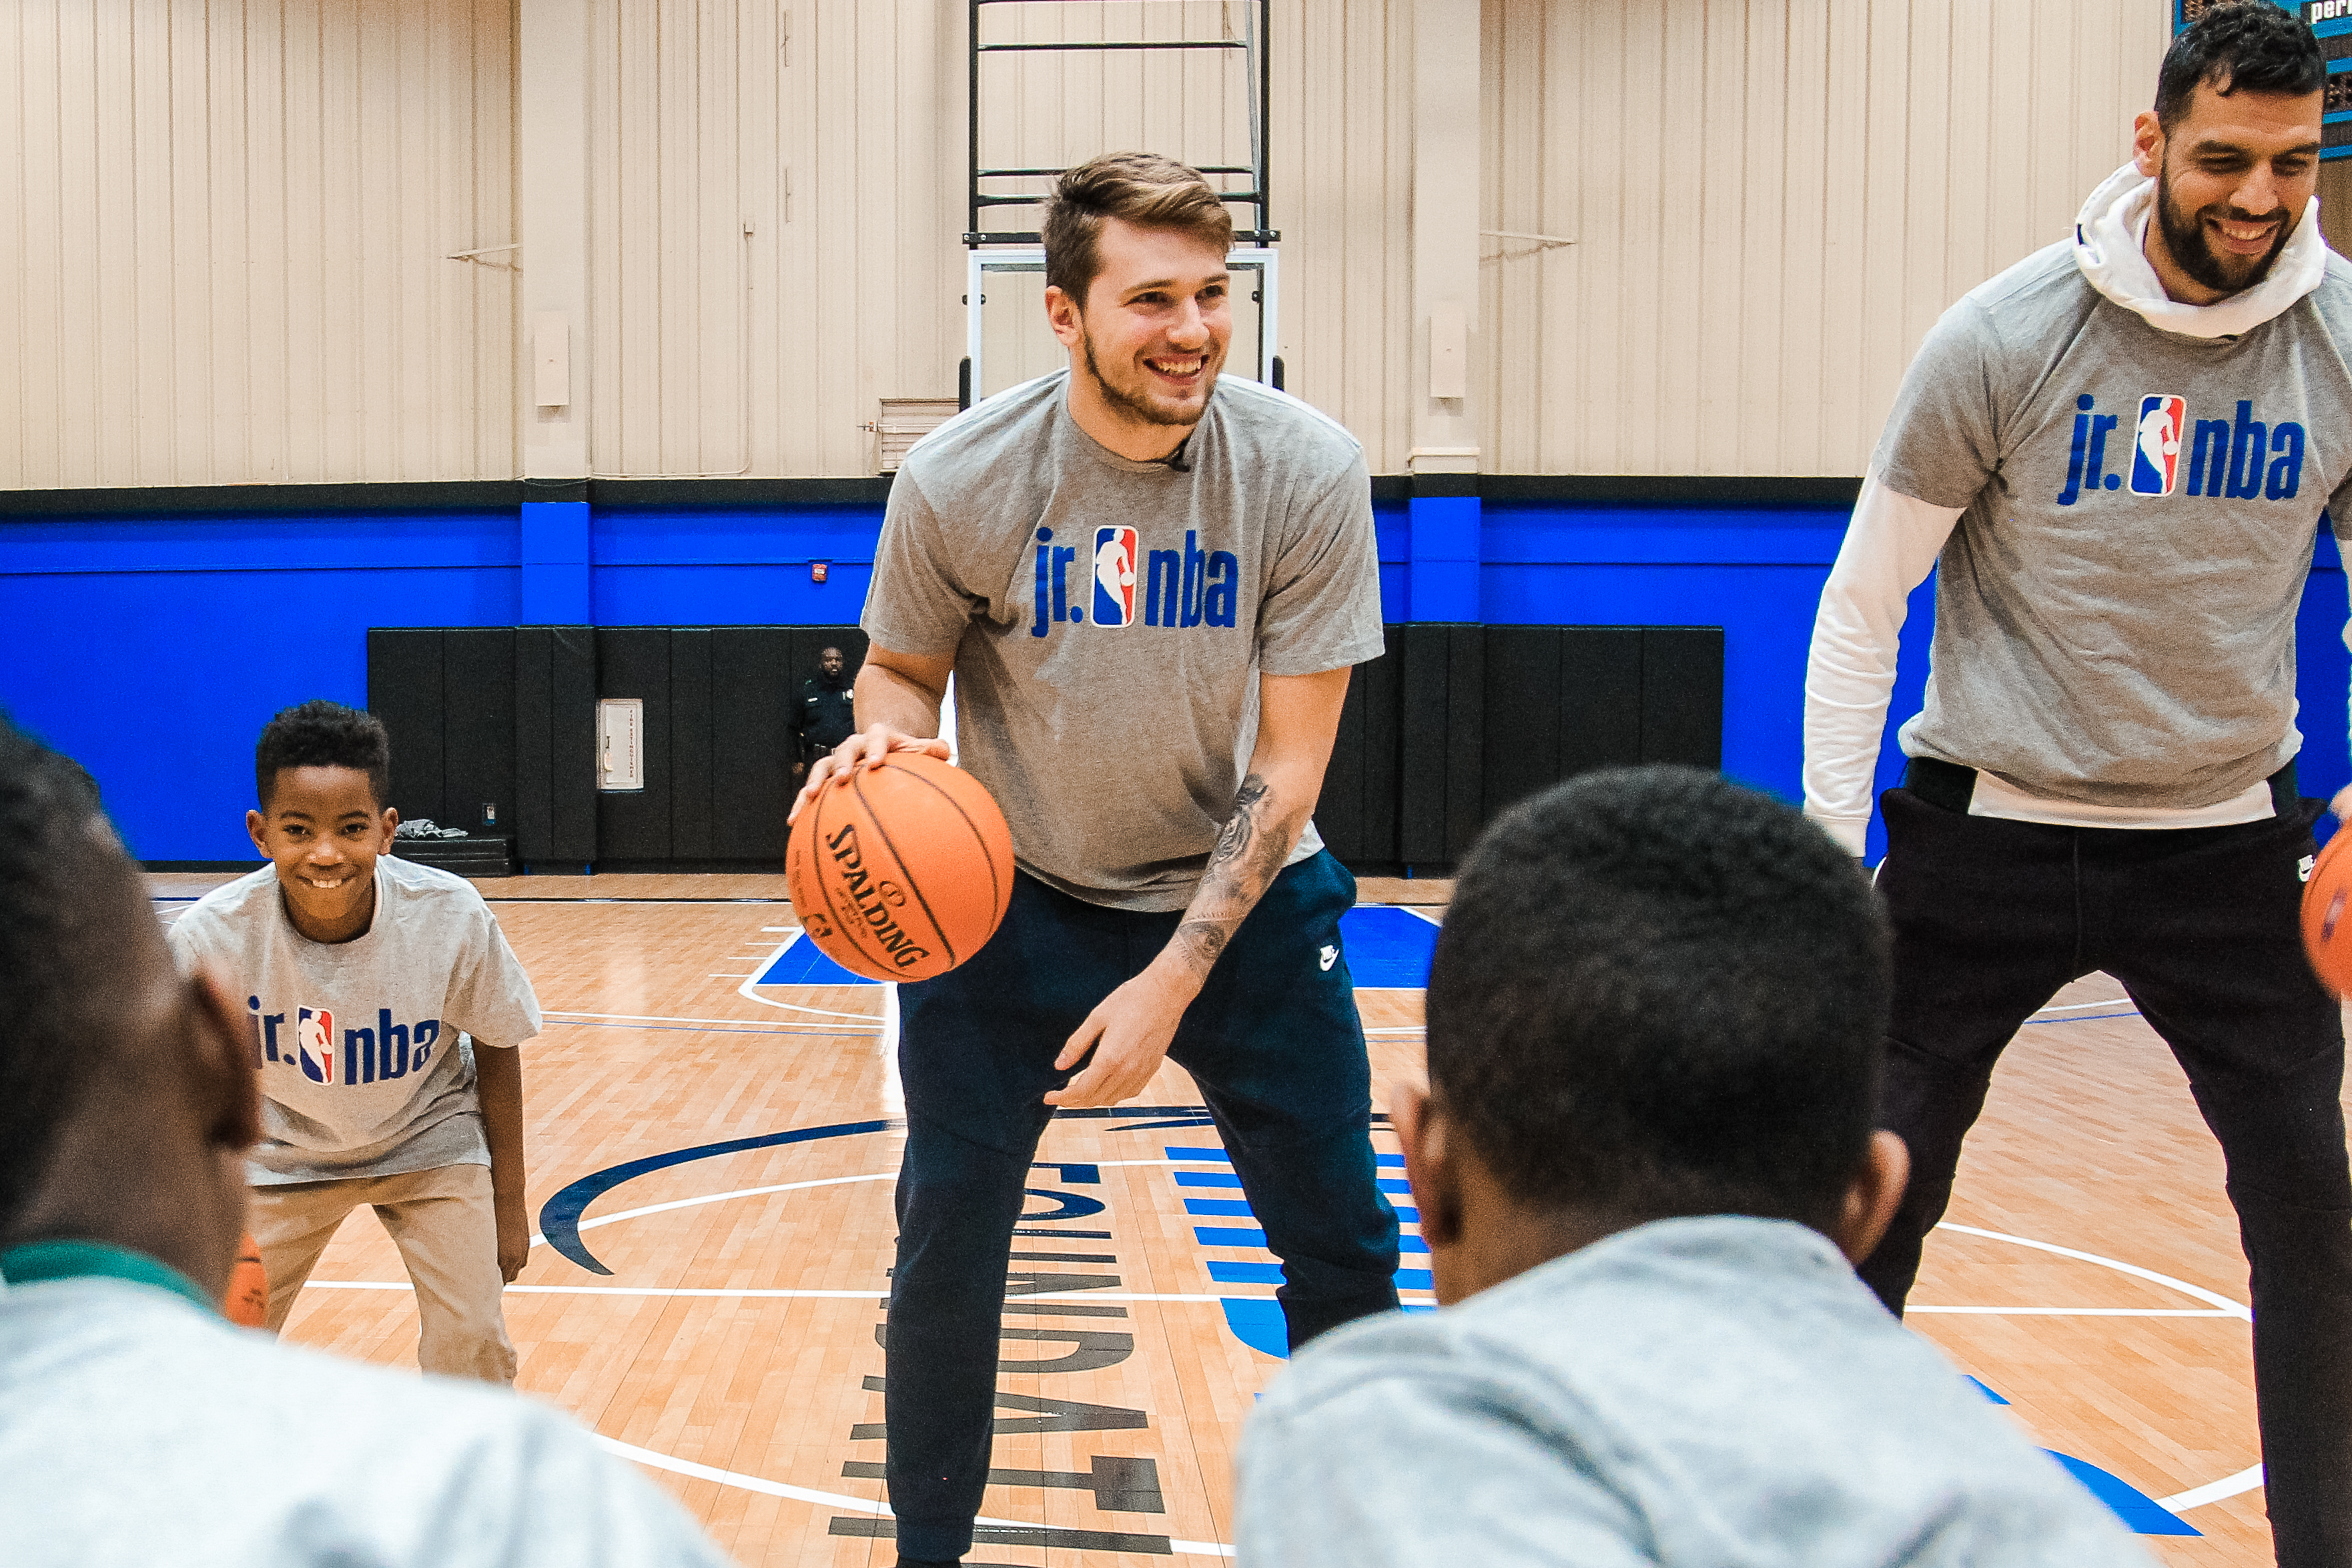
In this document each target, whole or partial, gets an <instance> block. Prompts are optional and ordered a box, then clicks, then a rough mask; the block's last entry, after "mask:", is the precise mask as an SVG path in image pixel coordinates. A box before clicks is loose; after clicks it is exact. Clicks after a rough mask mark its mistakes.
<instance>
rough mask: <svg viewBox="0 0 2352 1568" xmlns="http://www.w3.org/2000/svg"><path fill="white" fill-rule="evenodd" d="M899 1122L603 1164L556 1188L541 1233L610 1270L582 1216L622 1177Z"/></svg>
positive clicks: (773, 1135)
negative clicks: (586, 1240) (591, 1245)
mask: <svg viewBox="0 0 2352 1568" xmlns="http://www.w3.org/2000/svg"><path fill="white" fill-rule="evenodd" d="M905 1125H906V1123H905V1122H903V1121H895V1120H892V1121H838V1122H835V1123H834V1124H833V1125H831V1126H828V1127H795V1128H793V1129H792V1130H790V1131H784V1132H767V1133H762V1134H761V1135H760V1136H758V1137H754V1138H730V1139H727V1140H726V1141H725V1142H719V1143H698V1144H697V1145H695V1146H694V1147H693V1148H691V1149H673V1150H671V1151H670V1152H668V1153H666V1154H648V1155H646V1157H645V1158H643V1159H641V1160H630V1161H627V1162H625V1163H622V1164H618V1165H607V1166H605V1167H604V1169H603V1170H601V1171H592V1172H590V1173H588V1174H587V1175H584V1176H583V1177H581V1178H580V1179H579V1180H578V1181H576V1182H574V1183H572V1184H571V1185H570V1186H568V1187H565V1188H564V1189H563V1190H562V1191H561V1192H559V1193H557V1194H555V1195H554V1196H553V1197H551V1198H549V1199H548V1200H547V1202H546V1203H545V1204H543V1205H541V1207H540V1211H539V1229H540V1234H541V1235H542V1236H544V1237H547V1245H548V1246H549V1247H552V1248H554V1249H555V1250H556V1251H557V1252H560V1253H562V1255H563V1256H564V1257H566V1258H570V1259H571V1260H572V1262H574V1263H577V1264H578V1265H580V1267H581V1268H585V1269H587V1270H588V1271H589V1272H590V1273H592V1274H606V1275H609V1274H611V1273H612V1272H613V1271H612V1270H611V1269H609V1268H605V1267H604V1264H602V1263H600V1262H598V1261H597V1259H596V1255H595V1254H594V1253H593V1252H591V1251H589V1250H588V1248H587V1247H586V1246H585V1245H584V1244H583V1242H582V1241H581V1239H580V1216H581V1215H583V1214H585V1213H586V1212H587V1210H588V1205H590V1204H593V1203H594V1202H595V1201H596V1200H597V1199H598V1198H601V1197H603V1196H604V1194H606V1193H609V1192H611V1191H612V1190H613V1189H614V1187H617V1186H619V1185H621V1184H623V1183H625V1182H633V1181H635V1180H636V1178H638V1177H639V1176H643V1175H647V1174H649V1173H652V1172H655V1171H666V1170H668V1169H669V1168H670V1167H671V1166H673V1165H685V1164H690V1163H693V1162H695V1161H697V1160H715V1159H717V1158H718V1157H719V1156H720V1155H722V1154H740V1153H743V1152H746V1151H749V1150H752V1149H776V1148H781V1147H782V1146H783V1145H785V1144H788V1143H810V1142H817V1141H818V1140H821V1139H826V1138H856V1137H860V1136H863V1135H864V1134H866V1133H869V1132H887V1131H890V1130H891V1129H893V1128H897V1127H903V1126H905Z"/></svg>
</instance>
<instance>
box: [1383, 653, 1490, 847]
mask: <svg viewBox="0 0 2352 1568" xmlns="http://www.w3.org/2000/svg"><path fill="white" fill-rule="evenodd" d="M1403 642H1404V647H1403V654H1404V658H1403V668H1402V671H1401V672H1400V673H1401V676H1402V685H1403V689H1404V690H1403V700H1402V701H1403V724H1402V746H1401V748H1400V750H1401V753H1402V754H1401V756H1400V758H1399V766H1398V787H1397V794H1398V802H1397V808H1398V813H1399V816H1400V823H1399V826H1400V832H1399V835H1398V838H1399V851H1400V853H1399V858H1401V859H1403V860H1406V861H1409V862H1414V863H1420V864H1431V863H1435V862H1446V861H1454V860H1458V859H1460V858H1462V856H1463V855H1464V854H1465V852H1466V851H1467V850H1468V849H1469V847H1470V842H1471V840H1472V839H1474V838H1475V837H1477V836H1478V828H1479V826H1480V824H1481V822H1482V821H1483V820H1484V804H1485V803H1484V798H1483V795H1482V792H1481V789H1480V784H1479V775H1480V774H1481V773H1483V772H1484V763H1485V760H1486V759H1485V755H1484V738H1485V734H1486V704H1485V700H1484V693H1485V690H1486V627H1484V626H1452V625H1441V624H1436V623H1421V624H1414V625H1410V626H1406V627H1404V638H1403Z"/></svg>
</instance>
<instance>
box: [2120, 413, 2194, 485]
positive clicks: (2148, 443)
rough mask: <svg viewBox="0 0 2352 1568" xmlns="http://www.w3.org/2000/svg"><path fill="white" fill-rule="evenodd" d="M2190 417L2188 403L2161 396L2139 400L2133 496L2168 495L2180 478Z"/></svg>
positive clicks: (2133, 463) (2133, 467) (2135, 435)
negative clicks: (2182, 445)
mask: <svg viewBox="0 0 2352 1568" xmlns="http://www.w3.org/2000/svg"><path fill="white" fill-rule="evenodd" d="M2188 418H2189V404H2188V400H2187V399H2185V398H2179V397H2165V396H2161V395H2158V396H2152V397H2143V398H2141V399H2140V400H2139V424H2138V426H2137V427H2136V428H2135V429H2134V432H2133V435H2132V475H2131V488H2132V494H2134V495H2138V496H2168V495H2170V494H2171V493H2172V482H2173V480H2175V479H2178V478H2179V476H2180V432H2181V428H2182V426H2184V425H2186V424H2187V422H2188Z"/></svg>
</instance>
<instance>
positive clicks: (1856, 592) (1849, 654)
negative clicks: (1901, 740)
mask: <svg viewBox="0 0 2352 1568" xmlns="http://www.w3.org/2000/svg"><path fill="white" fill-rule="evenodd" d="M1962 510H1965V509H1963V508H1960V507H1956V506H1931V505H1929V504H1928V503H1927V502H1926V501H1923V500H1914V499H1913V498H1911V497H1910V496H1906V495H1903V494H1900V493H1899V492H1897V491H1895V490H1890V489H1887V488H1886V487H1885V486H1884V485H1882V484H1880V483H1879V482H1878V476H1877V474H1876V473H1872V474H1870V475H1868V476H1867V477H1865V478H1864V479H1863V481H1862V494H1861V496H1860V497H1859V498H1858V499H1857V500H1855V501H1854V506H1853V521H1851V522H1849V523H1848V524H1847V525H1846V531H1845V542H1844V543H1843V544H1842V545H1840V546H1839V547H1838V556H1837V564H1836V565H1834V566H1832V567H1831V568H1830V580H1829V582H1828V584H1826V585H1825V586H1823V588H1822V605H1821V609H1820V611H1819V613H1818V614H1816V615H1815V616H1814V617H1813V646H1812V652H1811V657H1810V658H1808V659H1807V660H1806V665H1805V815H1806V816H1808V817H1811V819H1812V820H1813V821H1814V822H1816V823H1818V824H1820V825H1821V826H1822V827H1823V828H1824V829H1826V830H1827V831H1828V833H1829V835H1830V837H1832V838H1835V839H1836V840H1837V841H1838V842H1839V843H1840V844H1842V845H1843V846H1844V847H1846V848H1847V849H1849V850H1851V851H1852V852H1853V853H1854V854H1856V855H1859V854H1861V853H1862V851H1863V842H1864V837H1865V836H1866V835H1867V834H1868V832H1869V830H1870V806H1871V783H1872V778H1873V775H1874V773H1876V771H1877V767H1878V747H1879V741H1880V738H1881V737H1882V736H1883V735H1884V734H1885V731H1886V703H1887V698H1888V696H1889V694H1890V693H1892V692H1893V691H1894V689H1895V651H1896V648H1897V647H1899V646H1900V643H1901V640H1902V636H1903V620H1904V616H1905V615H1906V613H1907V611H1908V608H1909V601H1910V597H1911V590H1912V589H1914V588H1916V587H1917V586H1918V585H1919V584H1922V583H1924V582H1926V581H1927V574H1928V573H1929V572H1931V571H1933V570H1934V569H1935V565H1936V557H1937V555H1939V554H1940V553H1942V552H1943V548H1944V541H1946V540H1947V539H1948V538H1950V537H1951V533H1952V526H1953V524H1955V523H1957V522H1958V521H1959V518H1960V513H1961V511H1962Z"/></svg>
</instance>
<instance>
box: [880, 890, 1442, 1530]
mask: <svg viewBox="0 0 2352 1568" xmlns="http://www.w3.org/2000/svg"><path fill="white" fill-rule="evenodd" d="M1355 894H1356V882H1355V879H1354V878H1353V877H1351V876H1349V874H1348V872H1347V870H1346V868H1343V867H1342V866H1340V864H1339V862H1338V861H1337V860H1334V859H1333V858H1331V857H1330V856H1329V855H1328V854H1321V855H1317V856H1314V857H1312V858H1309V859H1306V860H1302V861H1300V862H1299V863H1298V864H1297V865H1296V866H1292V867H1290V868H1287V869H1286V870H1284V871H1283V872H1282V873H1281V874H1280V875H1279V876H1278V877H1276V879H1275V880H1274V884H1273V886H1271V887H1270V888H1268V889H1266V893H1265V897H1264V898H1263V899H1261V900H1259V901H1258V905H1257V907H1256V908H1255V910H1252V911H1251V912H1250V916H1249V918H1248V919H1247V920H1245V921H1243V922H1242V925H1241V928H1240V930H1238V931H1235V932H1234V940H1233V941H1232V942H1231V943H1229V944H1228V945H1227V947H1226V948H1225V951H1224V952H1223V955H1222V956H1220V957H1219V959H1218V960H1217V964H1216V967H1215V968H1214V969H1213V970H1212V971H1210V973H1209V981H1208V984H1206V985H1205V986H1203V987H1202V991H1201V994H1200V995H1199V996H1197V997H1195V998H1194V999H1193V1002H1192V1006H1191V1007H1190V1008H1188V1009H1186V1011H1185V1014H1184V1019H1183V1022H1182V1024H1181V1025H1180V1026H1178V1028H1177V1031H1176V1038H1175V1043H1174V1044H1173V1046H1172V1047H1171V1048H1170V1051H1169V1056H1170V1057H1171V1058H1172V1059H1173V1060H1174V1061H1176V1062H1177V1063H1178V1065H1180V1066H1181V1067H1182V1068H1184V1069H1185V1070H1186V1071H1187V1072H1189V1073H1191V1074H1192V1078H1193V1079H1194V1081H1195V1082H1197V1083H1198V1084H1199V1085H1200V1088H1201V1094H1202V1099H1203V1100H1206V1101H1207V1102H1208V1106H1209V1114H1210V1115H1211V1117H1212V1118H1213V1119H1214V1120H1215V1121H1216V1124H1217V1130H1218V1131H1219V1132H1220V1133H1221V1134H1222V1135H1223V1139H1224V1143H1225V1148H1226V1151H1227V1152H1229V1153H1231V1154H1232V1156H1233V1161H1234V1170H1235V1171H1236V1172H1237V1173H1239V1174H1240V1176H1241V1180H1242V1189H1243V1191H1244V1193H1245V1194H1247V1196H1248V1198H1249V1202H1250V1207H1251V1209H1252V1211H1253V1212H1254V1213H1255V1215H1256V1216H1257V1219H1258V1222H1259V1223H1260V1224H1261V1225H1263V1226H1265V1236H1266V1245H1267V1246H1268V1247H1271V1248H1272V1249H1273V1251H1274V1253H1275V1255H1276V1257H1278V1258H1281V1259H1282V1267H1283V1277H1284V1279H1285V1283H1284V1285H1283V1287H1282V1289H1281V1291H1280V1297H1281V1301H1282V1310H1283V1316H1284V1318H1285V1319H1286V1322H1287V1324H1288V1327H1289V1331H1290V1335H1289V1337H1290V1343H1291V1344H1292V1346H1293V1347H1296V1346H1298V1345H1301V1344H1304V1343H1305V1342H1307V1340H1309V1339H1311V1338H1313V1337H1314V1336H1315V1335H1317V1334H1318V1333H1321V1332H1322V1331H1325V1330H1326V1329H1330V1328H1335V1327H1337V1326H1338V1325H1339V1324H1341V1323H1344V1322H1348V1321H1351V1320H1353V1319H1356V1318H1360V1317H1366V1316H1369V1315H1370V1314H1371V1313H1374V1312H1382V1311H1387V1310H1390V1309H1391V1308H1393V1307H1394V1306H1395V1305H1396V1300H1397V1296H1396V1283H1395V1273H1396V1264H1397V1222H1396V1214H1395V1211H1394V1210H1392V1209H1391V1208H1390V1206H1389V1205H1388V1202H1387V1200H1386V1199H1384V1198H1382V1197H1381V1194H1380V1189H1379V1187H1378V1186H1377V1184H1375V1182H1374V1178H1373V1167H1372V1145H1371V1139H1370V1126H1371V1068H1370V1063H1369V1061H1368V1060H1367V1059H1366V1057H1365V1054H1364V1032H1363V1026H1362V1022H1361V1020H1360V1018H1359V1017H1358V1016H1357V1013H1356V997H1355V986H1354V982H1353V981H1352V980H1351V979H1350V978H1349V973H1348V963H1347V958H1346V956H1345V953H1344V952H1343V950H1342V947H1341V943H1340V940H1339V917H1340V915H1341V914H1343V913H1344V912H1346V910H1348V909H1349V907H1350V906H1351V905H1352V904H1353V903H1354V902H1355ZM1181 919H1182V915H1181V912H1178V911H1171V912H1169V913H1166V914H1144V913H1138V912H1135V911H1132V910H1110V909H1103V908H1101V907H1099V906H1097V905H1094V904H1089V903H1087V902H1085V901H1083V900H1078V899H1074V898H1072V897H1070V896H1069V895H1068V894H1066V893H1062V892H1058V891H1056V890H1055V889H1051V888H1048V887H1046V886H1045V884H1044V883H1042V882H1039V881H1036V880H1035V879H1032V878H1029V877H1025V876H1024V877H1016V878H1014V879H1013V906H1012V909H1011V910H1010V911H1009V912H1008V913H1007V914H1006V915H1005V917H1004V924H1003V927H1002V928H1000V929H999V930H998V931H997V933H996V935H995V936H994V937H993V938H992V939H991V940H990V942H989V943H988V945H987V946H985V947H983V948H982V949H981V951H980V952H978V953H976V954H975V955H973V957H972V958H971V960H970V961H969V962H968V963H965V964H964V965H963V966H962V967H961V968H959V969H955V970H951V971H950V972H949V973H946V974H943V975H940V977H939V978H938V979H936V980H926V981H920V982H915V983H909V984H904V985H902V986H900V987H899V991H898V1005H899V1017H900V1034H899V1044H898V1068H899V1073H900V1076H901V1077H902V1078H903V1079H904V1080H905V1083H906V1090H907V1152H906V1160H905V1163H904V1164H903V1165H902V1166H901V1168H900V1170H899V1173H898V1267H897V1268H896V1270H895V1271H894V1272H893V1273H892V1275H891V1280H890V1314H889V1327H888V1331H887V1357H888V1372H889V1376H888V1379H887V1392H886V1393H885V1394H884V1409H885V1413H886V1415H887V1422H888V1428H889V1459H888V1467H887V1468H888V1474H889V1484H890V1506H891V1510H892V1511H893V1512H895V1513H896V1514H897V1515H898V1551H899V1553H900V1555H902V1556H906V1557H914V1558H921V1559H937V1560H942V1561H951V1560H953V1559H955V1558H958V1557H961V1555H962V1554H963V1553H964V1552H966V1551H968V1550H970V1548H971V1530H972V1519H973V1516H974V1515H976V1514H977V1513H978V1512H979V1511H980V1503H981V1494H982V1489H983V1488H985V1487H986V1485H987V1482H988V1460H989V1448H990V1441H991V1434H992V1427H993V1423H994V1419H995V1397H994V1396H995V1389H996V1375H997V1345H998V1338H999V1331H1000V1329H1001V1327H1002V1324H1003V1300H1004V1277H1005V1270H1006V1267H1007V1265H1008V1263H1009V1261H1010V1254H1011V1251H1012V1247H1013V1224H1014V1222H1015V1219H1016V1217H1017V1216H1018V1215H1019V1214H1020V1213H1021V1208H1022V1202H1023V1199H1022V1190H1023V1189H1024V1187H1026V1186H1027V1185H1028V1184H1029V1182H1030V1162H1031V1160H1033V1159H1034V1157H1035V1155H1036V1152H1037V1140H1038V1138H1039V1137H1040V1136H1041V1135H1042V1134H1043V1133H1044V1131H1045V1123H1046V1122H1047V1121H1050V1120H1052V1116H1053V1109H1054V1108H1053V1107H1052V1106H1049V1105H1047V1104H1046V1103H1045V1094H1046V1093H1047V1092H1048V1091H1050V1090H1052V1089H1058V1088H1060V1087H1061V1086H1062V1084H1063V1083H1064V1082H1066V1080H1067V1079H1068V1078H1069V1076H1070V1075H1069V1074H1067V1073H1062V1072H1056V1071H1055V1070H1054V1058H1055V1057H1056V1056H1058V1055H1059V1054H1060V1053H1061V1049H1062V1047H1063V1045H1064V1044H1065V1043H1066V1042H1067V1040H1068V1039H1069V1037H1070V1035H1071V1034H1072V1032H1073V1031H1075V1030H1076V1028H1077V1026H1079V1025H1080V1024H1082V1023H1084V1022H1085V1021H1086V1016H1087V1014H1088V1013H1090V1012H1092V1011H1093V1010H1094V1008H1095V1005H1096V1004H1097V1003H1099V1002H1100V1001H1101V1000H1102V999H1103V998H1104V997H1105V996H1107V995H1108V994H1110V993H1111V992H1112V991H1113V990H1115V989H1116V988H1118V986H1119V985H1120V984H1123V983H1124V982H1126V981H1127V980H1129V979H1130V978H1132V977H1133V976H1134V975H1136V974H1138V973H1140V972H1141V971H1142V970H1143V968H1144V966H1145V965H1146V964H1148V963H1150V962H1151V960H1152V959H1153V958H1154V957H1155V956H1157V955H1158V953H1159V952H1160V949H1161V948H1163V947H1165V946H1166V945H1167V943H1168V940H1169V938H1170V937H1171V936H1172V935H1174V933H1175V931H1176V926H1177V923H1178V921H1181Z"/></svg>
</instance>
